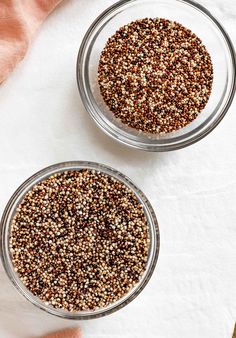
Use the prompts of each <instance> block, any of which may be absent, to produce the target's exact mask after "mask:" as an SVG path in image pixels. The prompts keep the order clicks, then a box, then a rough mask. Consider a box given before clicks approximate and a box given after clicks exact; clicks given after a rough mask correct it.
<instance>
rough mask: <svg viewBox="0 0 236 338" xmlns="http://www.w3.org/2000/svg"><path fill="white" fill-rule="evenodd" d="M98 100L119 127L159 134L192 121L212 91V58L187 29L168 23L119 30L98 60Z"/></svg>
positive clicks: (146, 21) (149, 21)
mask: <svg viewBox="0 0 236 338" xmlns="http://www.w3.org/2000/svg"><path fill="white" fill-rule="evenodd" d="M98 82H99V86H100V91H101V95H102V97H103V99H104V101H105V103H106V104H107V106H108V107H109V109H110V110H111V112H112V113H113V114H114V116H115V117H116V118H118V119H120V120H121V122H122V123H124V124H126V125H128V126H130V127H132V128H135V129H137V130H140V131H143V132H146V133H152V134H159V133H160V134H162V133H169V132H173V131H176V130H178V129H180V128H182V127H185V126H186V125H188V124H189V123H190V122H192V121H193V120H194V119H196V117H197V116H198V115H199V113H200V112H201V111H202V110H203V109H204V108H205V106H206V104H207V102H208V100H209V97H210V94H211V90H212V83H213V66H212V62H211V57H210V55H209V53H208V51H207V49H206V47H205V46H204V45H203V43H202V41H201V39H200V38H198V37H197V36H196V35H195V34H194V33H193V32H192V31H191V30H189V29H187V28H185V27H184V26H182V25H181V24H179V23H177V22H174V21H170V20H166V19H159V18H155V19H148V18H146V19H141V20H137V21H134V22H131V23H130V24H128V25H125V26H123V27H121V28H120V29H119V30H118V31H117V32H116V33H115V34H114V35H113V36H112V37H111V38H109V40H108V42H107V44H106V46H105V48H104V50H103V51H102V53H101V56H100V62H99V67H98Z"/></svg>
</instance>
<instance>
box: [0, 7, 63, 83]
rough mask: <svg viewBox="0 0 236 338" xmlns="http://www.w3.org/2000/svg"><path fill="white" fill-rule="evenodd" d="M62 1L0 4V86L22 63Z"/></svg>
mask: <svg viewBox="0 0 236 338" xmlns="http://www.w3.org/2000/svg"><path fill="white" fill-rule="evenodd" d="M60 1H61V0H0V83H1V82H2V81H4V80H5V79H6V78H7V76H8V74H9V73H10V72H11V71H12V70H13V69H14V67H15V66H16V64H17V63H18V62H19V61H20V60H22V59H23V57H24V55H25V53H26V51H27V48H28V46H29V44H30V42H31V41H32V38H33V37H34V35H35V32H36V31H37V29H38V27H39V26H40V24H41V23H42V22H43V20H44V19H45V18H46V17H47V15H48V14H49V13H50V12H51V11H52V10H53V9H54V8H55V7H56V5H57V4H58V3H59V2H60Z"/></svg>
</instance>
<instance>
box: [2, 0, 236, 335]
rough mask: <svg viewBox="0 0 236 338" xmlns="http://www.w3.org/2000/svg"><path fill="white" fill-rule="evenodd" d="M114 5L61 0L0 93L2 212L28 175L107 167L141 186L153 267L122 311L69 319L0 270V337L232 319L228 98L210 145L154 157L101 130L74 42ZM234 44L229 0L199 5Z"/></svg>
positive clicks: (209, 326) (233, 162)
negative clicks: (67, 167) (69, 163)
mask: <svg viewBox="0 0 236 338" xmlns="http://www.w3.org/2000/svg"><path fill="white" fill-rule="evenodd" d="M111 3H113V1H111V0H96V1H95V0H65V1H64V2H63V4H62V5H61V6H59V7H58V9H57V10H56V11H55V12H54V13H53V14H52V15H51V16H50V17H49V18H48V20H47V21H46V22H45V24H44V25H43V27H42V29H41V30H40V32H39V34H38V36H37V38H36V39H35V41H34V43H33V45H32V47H31V49H30V51H29V52H28V54H27V56H26V58H25V59H24V61H23V62H22V63H21V64H20V65H19V66H18V67H17V69H16V70H15V72H14V73H13V74H12V75H11V76H10V78H9V80H8V81H7V82H6V83H5V84H4V85H2V86H1V87H0V113H1V115H0V116H1V122H0V159H1V165H0V187H1V193H0V212H2V211H3V208H4V206H5V204H6V202H7V201H8V199H9V198H10V196H11V194H12V193H13V192H14V190H15V189H16V188H17V187H18V186H19V185H20V184H21V183H22V182H23V181H24V180H25V179H26V178H27V177H28V176H30V175H31V174H33V173H34V172H36V171H38V170H39V169H42V168H43V167H45V166H48V165H50V164H53V163H56V162H60V161H66V160H92V161H97V162H102V163H104V164H108V165H110V166H113V167H115V168H117V169H119V170H120V171H122V172H123V173H125V174H126V175H128V176H129V177H131V178H132V179H133V181H134V182H135V183H136V184H137V185H138V186H140V188H141V189H142V190H143V191H144V192H145V194H146V195H147V196H148V198H149V199H150V201H151V203H152V205H153V207H154V209H155V211H156V213H157V216H158V220H159V224H160V231H161V251H160V256H159V262H158V265H157V269H156V271H155V273H154V275H153V278H152V279H151V281H150V283H149V284H148V286H147V287H146V289H145V290H144V291H143V293H142V294H141V295H140V296H139V297H138V298H137V299H136V300H135V301H134V302H133V303H131V304H130V305H129V306H127V307H126V308H124V309H122V310H121V311H119V312H117V313H115V314H113V315H111V316H108V317H106V318H103V319H98V320H93V321H88V322H79V323H76V322H71V321H66V320H62V319H59V318H56V317H55V318H54V317H53V316H50V315H48V314H46V313H44V312H42V311H40V310H38V309H36V308H35V307H34V306H32V305H31V304H30V303H28V302H27V301H26V300H24V299H23V298H22V297H21V296H20V295H18V293H17V291H15V289H14V288H13V287H12V286H11V283H10V282H9V280H8V279H7V277H6V275H5V273H4V271H3V268H2V267H1V270H0V338H32V337H38V336H39V335H41V334H43V333H46V332H48V331H51V330H53V329H57V328H64V327H69V326H75V325H78V324H79V325H80V326H81V327H82V329H83V332H84V338H111V337H114V338H143V337H144V336H145V337H147V338H190V337H191V338H199V337H201V338H231V337H232V331H233V326H234V322H235V321H236V113H235V109H236V101H234V103H233V105H232V107H231V109H230V110H229V112H228V114H227V116H226V117H225V119H224V120H223V121H222V123H221V124H220V125H219V126H218V127H217V129H216V130H214V131H213V132H212V133H211V134H210V135H209V136H208V137H207V138H205V139H204V140H202V141H201V142H199V143H197V144H195V145H193V146H191V147H189V148H186V149H184V150H180V151H176V152H171V153H163V154H153V153H143V152H140V151H138V150H132V149H129V148H127V147H125V146H122V145H120V144H118V143H116V142H115V141H113V140H111V139H110V138H108V137H107V136H105V135H104V134H103V133H102V132H101V131H100V130H98V129H97V127H96V126H95V124H94V122H93V121H91V120H90V118H89V117H88V114H87V113H86V112H85V110H84V108H83V106H82V103H81V100H80V97H79V94H78V91H77V85H76V79H75V63H76V57H77V51H78V48H79V45H80V42H81V39H82V37H83V35H84V33H85V31H86V30H87V28H88V27H89V25H90V24H91V22H92V21H93V19H95V17H96V16H97V15H98V14H99V13H100V12H101V11H102V10H104V9H105V8H106V7H107V6H108V5H110V4H111ZM202 4H203V5H205V6H206V7H207V8H208V9H209V10H210V11H212V13H213V14H214V15H215V16H216V17H217V18H218V19H219V20H220V21H221V22H222V24H223V25H224V26H225V28H226V30H227V31H228V33H229V34H230V36H231V38H232V40H233V41H234V43H236V2H235V0H224V1H221V0H202Z"/></svg>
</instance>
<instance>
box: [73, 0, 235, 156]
mask: <svg viewBox="0 0 236 338" xmlns="http://www.w3.org/2000/svg"><path fill="white" fill-rule="evenodd" d="M139 1H140V0H120V1H118V2H116V3H114V4H113V5H111V6H110V7H108V8H107V9H106V10H104V11H103V12H102V13H101V14H100V15H99V16H98V17H97V18H96V19H95V20H94V22H93V23H92V24H91V26H90V27H89V29H88V30H87V32H86V34H85V36H84V38H83V41H82V43H81V45H80V48H79V51H78V56H77V64H76V78H77V85H78V89H79V93H80V96H81V100H82V102H83V105H84V107H85V109H86V110H87V112H88V113H89V115H90V116H91V118H92V119H93V120H94V121H95V123H96V124H97V126H98V127H100V129H101V130H102V131H103V132H104V133H105V134H107V135H108V136H110V137H112V138H113V139H115V140H116V141H118V142H120V143H122V144H125V145H127V146H129V147H132V148H136V149H140V150H144V151H150V152H165V151H172V150H177V149H182V148H185V147H187V146H190V145H192V144H194V143H196V142H198V141H200V140H201V139H203V138H204V137H205V136H207V135H208V134H209V133H210V132H212V131H213V130H214V129H215V128H216V127H217V125H218V124H219V123H220V122H221V120H222V119H223V118H224V116H225V115H226V113H227V111H228V110H229V108H230V106H231V103H232V101H233V99H234V95H235V91H236V54H235V50H234V46H233V43H232V41H231V38H230V37H229V35H228V33H227V32H226V31H225V29H224V28H223V26H222V25H221V24H220V22H219V21H218V20H217V19H216V18H215V17H214V16H213V15H212V14H211V13H210V11H209V10H208V9H206V8H205V7H204V6H202V5H201V4H199V3H197V2H195V1H194V0H174V1H176V2H180V3H185V4H187V5H190V6H192V7H194V8H195V9H196V10H199V11H201V12H202V13H203V14H205V15H206V16H207V17H208V18H209V20H212V21H213V22H214V24H215V25H216V26H217V28H218V29H219V31H220V33H221V34H222V35H223V38H224V39H225V42H226V45H227V47H228V51H229V55H230V58H231V61H232V81H231V82H232V83H231V87H230V91H229V94H228V96H227V101H226V103H225V104H224V107H223V109H222V110H221V111H220V112H219V114H218V116H217V117H216V118H215V115H214V116H213V117H212V118H211V121H210V123H208V125H207V126H205V125H202V127H201V129H200V131H199V130H198V129H199V128H196V130H198V132H196V133H195V134H193V135H191V137H189V138H185V137H184V136H183V137H179V139H178V141H176V142H173V143H172V142H170V141H169V140H168V139H167V140H166V142H165V141H164V142H162V143H159V144H151V143H150V144H147V143H143V142H139V141H134V140H130V139H129V138H128V137H126V136H124V135H122V133H118V132H117V131H115V130H114V129H113V128H112V127H111V126H110V125H108V124H107V123H106V122H104V120H103V119H102V117H101V116H100V115H99V114H98V113H97V112H96V111H95V109H94V108H93V106H92V104H91V102H90V99H89V98H88V95H87V88H86V85H85V79H84V78H86V77H88V74H86V73H85V74H84V69H85V67H86V64H87V63H88V60H87V59H86V56H87V54H88V51H89V50H91V48H92V46H93V40H94V39H93V40H92V42H91V41H90V42H89V40H90V37H91V35H92V34H93V33H95V32H96V34H95V36H97V35H98V34H99V31H98V32H97V28H98V26H99V24H100V23H101V22H102V21H103V20H104V19H105V18H106V17H107V16H109V15H110V14H112V13H115V12H116V11H117V10H118V9H121V8H122V7H123V6H125V5H126V4H128V3H136V2H139ZM143 1H145V0H143Z"/></svg>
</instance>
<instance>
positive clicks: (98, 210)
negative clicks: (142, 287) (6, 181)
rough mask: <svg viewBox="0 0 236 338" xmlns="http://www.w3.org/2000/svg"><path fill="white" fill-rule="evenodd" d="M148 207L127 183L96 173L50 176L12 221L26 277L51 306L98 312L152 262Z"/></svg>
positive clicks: (16, 258) (16, 256)
mask: <svg viewBox="0 0 236 338" xmlns="http://www.w3.org/2000/svg"><path fill="white" fill-rule="evenodd" d="M148 250H149V233H148V226H147V220H146V217H145V214H144V210H143V208H142V205H141V204H140V202H139V201H138V199H137V197H136V196H135V194H134V193H133V192H132V191H131V190H130V189H129V188H128V187H127V186H125V185H124V184H123V183H122V182H120V181H118V180H116V179H115V178H112V177H111V176H109V175H106V174H105V173H101V172H98V171H94V170H85V169H84V170H80V171H65V172H61V173H57V174H55V175H52V176H50V177H49V178H47V179H45V180H43V181H41V182H39V183H38V184H36V185H35V186H34V187H33V188H32V189H31V190H30V191H28V192H27V193H26V195H25V196H24V198H23V200H22V201H21V203H20V204H19V206H18V208H17V210H16V214H15V216H14V218H13V221H12V227H11V234H10V252H11V258H12V262H13V266H14V268H15V271H16V272H17V273H18V275H19V277H20V279H21V280H22V282H23V283H24V285H25V286H26V288H28V289H29V291H31V292H32V294H33V295H35V296H37V297H39V298H40V299H41V300H42V301H43V302H45V303H46V304H48V305H51V306H53V307H55V308H61V309H64V310H68V311H81V310H95V309H97V308H102V307H105V306H107V305H109V304H111V303H113V302H115V301H117V300H118V299H120V298H121V297H123V296H124V295H125V294H127V293H128V292H129V291H130V290H131V289H132V288H133V287H134V286H135V285H136V284H137V283H138V282H139V280H140V278H141V276H142V275H143V273H144V271H145V267H146V263H147V257H148Z"/></svg>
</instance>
